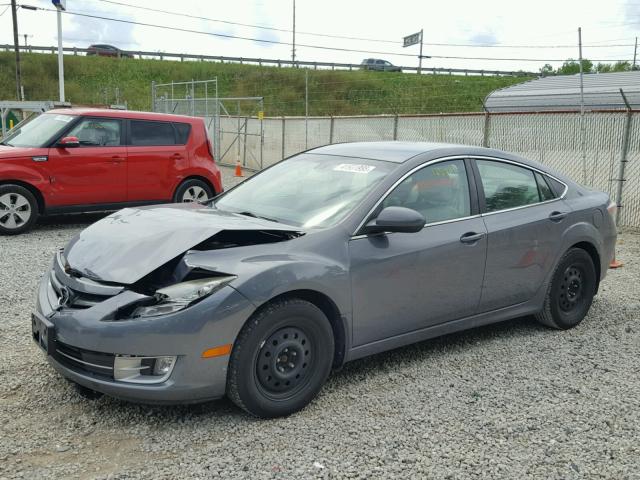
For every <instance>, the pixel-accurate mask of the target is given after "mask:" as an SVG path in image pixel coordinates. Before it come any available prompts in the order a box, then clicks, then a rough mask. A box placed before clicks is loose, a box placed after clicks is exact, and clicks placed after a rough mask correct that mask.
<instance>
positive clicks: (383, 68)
mask: <svg viewBox="0 0 640 480" xmlns="http://www.w3.org/2000/svg"><path fill="white" fill-rule="evenodd" d="M360 68H361V69H362V70H375V71H378V72H401V71H402V69H401V68H400V67H398V66H396V65H393V64H392V63H391V62H388V61H387V60H383V59H381V58H365V59H364V60H362V63H361V64H360Z"/></svg>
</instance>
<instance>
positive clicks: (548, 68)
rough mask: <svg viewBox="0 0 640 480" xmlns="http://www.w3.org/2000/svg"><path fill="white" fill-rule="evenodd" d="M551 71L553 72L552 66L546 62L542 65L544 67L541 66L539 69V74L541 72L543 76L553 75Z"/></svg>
mask: <svg viewBox="0 0 640 480" xmlns="http://www.w3.org/2000/svg"><path fill="white" fill-rule="evenodd" d="M553 73H554V70H553V67H552V66H551V65H549V64H548V63H546V64H545V65H544V67H542V68H541V69H540V74H541V75H542V76H543V77H544V76H546V75H553Z"/></svg>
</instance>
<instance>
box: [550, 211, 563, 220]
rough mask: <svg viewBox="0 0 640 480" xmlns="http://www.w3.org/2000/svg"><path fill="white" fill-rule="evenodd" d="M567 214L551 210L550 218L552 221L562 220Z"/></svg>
mask: <svg viewBox="0 0 640 480" xmlns="http://www.w3.org/2000/svg"><path fill="white" fill-rule="evenodd" d="M566 216H567V212H551V214H550V215H549V220H551V221H552V222H561V221H562V220H564V218H565V217H566Z"/></svg>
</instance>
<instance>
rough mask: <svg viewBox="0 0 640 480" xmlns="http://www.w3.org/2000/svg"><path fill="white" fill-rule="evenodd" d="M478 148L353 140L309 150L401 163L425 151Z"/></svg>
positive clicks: (448, 151) (440, 144) (434, 143)
mask: <svg viewBox="0 0 640 480" xmlns="http://www.w3.org/2000/svg"><path fill="white" fill-rule="evenodd" d="M452 149H456V150H465V152H460V153H467V150H468V149H474V150H475V149H480V148H479V147H469V146H465V145H455V144H451V143H436V142H398V141H390V142H353V143H335V144H333V145H325V146H324V147H319V148H315V149H313V150H311V152H313V153H319V154H322V155H340V156H344V157H358V158H369V159H371V160H385V161H387V162H394V163H403V162H405V161H407V160H409V159H410V158H413V157H415V156H416V155H420V154H422V153H427V152H436V151H440V150H442V151H445V150H446V151H447V153H452V152H451V150H452Z"/></svg>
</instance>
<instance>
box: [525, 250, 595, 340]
mask: <svg viewBox="0 0 640 480" xmlns="http://www.w3.org/2000/svg"><path fill="white" fill-rule="evenodd" d="M596 285H597V278H596V269H595V266H594V265H593V260H592V259H591V256H590V255H589V254H588V253H587V252H586V251H584V250H582V249H580V248H572V249H571V250H569V251H568V252H567V253H565V254H564V256H563V257H562V258H561V259H560V262H558V265H557V266H556V269H555V271H554V273H553V276H552V278H551V283H550V284H549V286H548V288H547V295H546V297H545V301H544V307H543V309H542V311H541V312H540V313H538V314H537V315H536V319H537V320H538V321H539V322H540V323H542V324H544V325H546V326H548V327H552V328H557V329H560V330H567V329H569V328H573V327H575V326H577V325H578V324H579V323H580V322H582V320H583V319H584V317H585V316H586V315H587V313H588V312H589V308H590V307H591V302H592V301H593V297H594V295H595V292H596Z"/></svg>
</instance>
